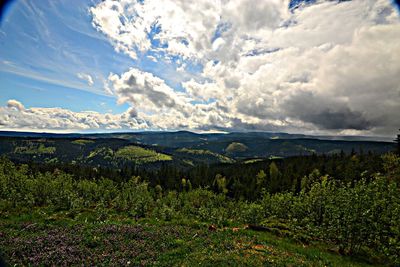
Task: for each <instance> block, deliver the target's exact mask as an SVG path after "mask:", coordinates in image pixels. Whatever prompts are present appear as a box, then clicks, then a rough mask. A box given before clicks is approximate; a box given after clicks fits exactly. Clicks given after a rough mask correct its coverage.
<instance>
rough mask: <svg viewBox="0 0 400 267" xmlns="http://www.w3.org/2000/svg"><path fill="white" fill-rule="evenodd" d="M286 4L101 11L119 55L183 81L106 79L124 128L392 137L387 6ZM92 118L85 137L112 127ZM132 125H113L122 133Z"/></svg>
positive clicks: (130, 5)
mask: <svg viewBox="0 0 400 267" xmlns="http://www.w3.org/2000/svg"><path fill="white" fill-rule="evenodd" d="M288 4H289V1H288V0H284V1H283V0H268V1H267V0H264V1H251V0H198V1H186V0H146V1H144V2H142V1H127V0H118V1H111V0H105V1H102V2H100V3H98V4H97V5H95V6H93V7H92V8H90V12H91V14H92V16H93V25H94V26H95V27H96V29H97V30H98V31H100V32H102V33H103V34H104V35H105V36H106V37H107V38H108V39H109V41H110V42H111V44H112V45H113V46H114V48H115V50H117V51H120V52H122V53H126V54H128V55H129V56H130V57H132V58H134V59H138V58H139V57H138V55H140V56H142V55H144V56H147V57H148V58H149V59H157V61H158V62H159V63H160V64H161V63H163V64H175V63H176V65H174V68H173V69H174V70H175V69H176V74H175V75H174V74H173V73H171V75H170V76H171V79H172V77H173V78H174V83H173V84H176V77H182V80H181V81H180V82H182V83H181V87H180V88H173V87H172V86H171V85H170V84H172V82H171V80H168V76H167V75H164V76H163V77H166V80H163V79H161V78H160V77H158V75H156V74H152V73H150V72H149V71H148V70H147V71H142V70H140V69H138V67H132V68H131V69H129V70H127V71H125V72H123V73H118V74H110V76H109V78H108V81H107V82H106V83H105V84H106V85H107V84H109V86H105V88H106V89H105V90H107V91H108V92H109V93H110V94H114V95H115V96H116V97H117V98H118V102H119V103H129V104H130V105H131V108H130V109H129V110H128V111H127V112H126V114H125V116H126V118H131V119H135V120H140V121H142V122H144V121H145V122H146V124H143V123H138V124H133V126H132V127H136V126H135V125H139V126H137V127H150V128H153V129H154V128H160V129H180V128H187V129H216V130H218V129H233V130H235V129H247V130H271V131H274V130H279V131H289V132H290V131H298V132H300V131H301V132H309V133H336V134H341V133H357V134H370V133H373V134H383V135H390V134H393V132H394V131H396V130H397V128H398V125H396V123H398V118H397V117H396V116H397V114H399V113H400V75H399V74H400V53H399V52H398V51H399V48H400V22H399V16H398V14H397V12H396V10H395V8H394V7H393V6H392V4H391V1H389V0H353V1H343V2H338V1H324V0H319V1H316V2H315V3H313V4H303V5H301V6H299V7H298V8H296V9H294V10H289V9H288ZM150 55H151V56H150ZM174 60H175V61H176V62H174ZM161 61H163V62H161ZM193 65H199V66H201V68H200V69H201V71H200V72H199V73H196V75H197V76H196V75H192V73H190V71H193V68H192V67H191V66H193ZM157 71H158V72H160V70H157ZM154 73H156V72H154ZM189 73H190V75H189ZM82 77H84V76H82ZM86 80H87V81H88V79H86ZM88 82H89V81H88ZM89 83H90V82H89ZM182 89H183V90H182ZM3 109H5V108H3ZM11 109H12V108H10V107H9V108H7V110H11ZM30 110H32V109H30ZM17 111H18V112H20V113H29V112H28V111H20V110H19V109H18V108H13V112H17ZM10 112H11V111H10ZM25 115H26V114H25ZM76 116H78V115H76ZM87 116H88V115H87ZM25 117H26V116H25ZM25 117H24V118H25ZM91 117H92V118H93V117H96V118H97V119H93V123H91V122H89V121H85V122H82V123H83V124H82V126H81V127H89V126H90V127H92V126H93V127H100V128H101V127H107V126H106V125H108V121H107V120H105V121H104V119H105V118H103V117H102V115H96V116H91ZM126 118H125V117H124V118H123V119H122V115H121V117H118V118H113V123H116V124H117V125H118V127H126V126H127V124H126V120H127V119H126ZM5 119H6V118H5V117H4V116H3V120H5ZM57 120H61V118H59V117H57ZM8 121H10V120H8ZM72 121H74V123H73V125H75V126H76V125H80V124H79V122H76V121H75V120H72ZM110 123H111V122H110ZM96 124H97V125H98V126H97V125H96ZM144 125H146V126H144Z"/></svg>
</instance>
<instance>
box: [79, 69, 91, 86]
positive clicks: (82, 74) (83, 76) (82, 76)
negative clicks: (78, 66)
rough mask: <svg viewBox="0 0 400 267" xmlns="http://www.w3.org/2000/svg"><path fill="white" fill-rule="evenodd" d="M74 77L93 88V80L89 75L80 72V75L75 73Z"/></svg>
mask: <svg viewBox="0 0 400 267" xmlns="http://www.w3.org/2000/svg"><path fill="white" fill-rule="evenodd" d="M76 76H77V77H78V78H79V79H81V80H84V81H86V82H87V84H88V85H89V86H93V84H94V82H93V78H92V76H90V75H89V74H86V73H82V72H80V73H77V74H76Z"/></svg>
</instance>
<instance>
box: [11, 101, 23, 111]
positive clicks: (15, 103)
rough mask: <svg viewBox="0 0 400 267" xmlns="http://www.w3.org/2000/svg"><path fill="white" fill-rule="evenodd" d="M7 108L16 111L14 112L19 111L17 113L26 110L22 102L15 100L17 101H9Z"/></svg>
mask: <svg viewBox="0 0 400 267" xmlns="http://www.w3.org/2000/svg"><path fill="white" fill-rule="evenodd" d="M7 107H8V108H9V109H14V110H17V111H24V110H25V107H24V105H22V103H21V102H19V101H17V100H15V99H10V100H8V101H7Z"/></svg>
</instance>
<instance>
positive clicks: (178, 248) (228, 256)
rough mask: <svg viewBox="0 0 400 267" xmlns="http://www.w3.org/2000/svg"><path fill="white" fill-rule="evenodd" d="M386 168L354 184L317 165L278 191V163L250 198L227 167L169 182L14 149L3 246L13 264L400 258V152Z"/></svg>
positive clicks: (4, 176) (332, 262) (0, 192)
mask: <svg viewBox="0 0 400 267" xmlns="http://www.w3.org/2000/svg"><path fill="white" fill-rule="evenodd" d="M146 153H147V152H146ZM154 153H156V152H154ZM382 168H383V172H379V173H366V172H362V173H361V174H360V175H361V176H360V177H361V178H360V179H358V180H354V181H351V182H343V181H345V180H342V179H335V178H334V177H330V176H328V175H324V174H321V172H320V171H319V170H314V171H313V172H311V173H310V174H309V175H307V176H304V177H303V178H302V179H301V183H300V185H301V188H300V191H299V192H296V191H280V192H276V193H271V192H272V190H270V189H269V187H271V186H273V184H274V183H275V182H276V181H274V179H276V178H277V177H279V175H280V174H279V173H280V170H279V168H278V165H276V164H274V163H273V162H272V163H271V164H270V168H269V171H268V172H264V171H263V170H260V171H259V173H258V174H257V175H256V177H254V181H255V183H256V184H257V185H258V187H259V188H260V191H259V192H260V194H259V195H258V196H257V198H255V199H253V200H251V201H250V200H246V199H235V198H232V197H229V194H230V193H231V192H230V189H229V188H228V187H227V181H228V179H227V178H226V177H225V176H223V175H217V176H216V177H215V180H214V184H213V186H212V187H208V188H204V187H196V188H194V187H193V185H192V183H191V182H190V180H188V179H186V178H182V179H179V181H180V182H179V184H180V186H179V189H177V190H166V189H164V188H163V187H162V186H160V185H156V186H149V184H148V182H146V181H145V180H143V179H141V178H140V177H137V176H134V177H131V178H129V179H127V180H125V181H114V180H111V179H107V178H99V179H90V178H85V177H75V176H73V175H70V174H67V173H65V172H63V171H60V170H58V169H54V170H53V171H52V172H45V173H42V172H37V171H34V170H33V169H31V168H30V167H29V166H28V165H19V164H14V163H12V162H11V161H9V160H8V159H6V158H3V159H1V161H0V211H1V214H2V216H1V219H0V224H1V227H0V229H1V230H0V246H1V247H2V248H3V251H4V252H3V253H4V255H3V256H4V257H5V258H6V259H7V261H9V262H10V263H12V264H14V263H15V264H28V263H29V264H34V265H36V264H45V265H46V264H56V265H57V263H60V264H61V263H64V262H65V263H70V264H77V263H81V262H86V263H87V264H89V265H92V264H111V265H115V264H116V265H129V264H130V263H131V264H134V265H139V264H154V265H171V264H172V265H173V264H177V265H182V264H184V265H191V264H193V263H204V264H205V265H232V264H233V265H253V266H257V265H265V264H273V265H295V266H299V265H304V266H316V265H318V266H322V265H329V266H359V265H368V264H378V265H399V264H400V253H399V251H400V194H399V182H400V159H399V157H397V156H395V155H394V154H387V155H384V156H383V157H382ZM177 180H178V179H177ZM260 231H261V232H260ZM33 244H35V245H33ZM129 248H135V249H129ZM139 251H142V252H141V253H139ZM71 255H74V257H70V256H71ZM360 258H362V259H363V260H362V261H360V260H358V259H360ZM128 262H130V263H128Z"/></svg>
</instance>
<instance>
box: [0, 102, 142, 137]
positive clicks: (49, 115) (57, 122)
mask: <svg viewBox="0 0 400 267" xmlns="http://www.w3.org/2000/svg"><path fill="white" fill-rule="evenodd" d="M0 127H1V128H3V129H4V128H5V129H19V130H24V129H26V130H31V129H36V130H39V129H43V130H66V129H68V130H78V131H81V130H102V129H103V130H107V129H145V128H148V125H147V123H146V122H145V121H144V120H141V119H138V118H133V117H132V116H130V114H129V112H125V113H121V114H108V113H106V114H101V113H97V112H93V111H83V112H73V111H70V110H68V109H62V108H34V107H32V108H29V109H28V108H24V106H23V105H22V103H20V102H18V101H16V100H9V101H8V103H7V106H6V107H0Z"/></svg>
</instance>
